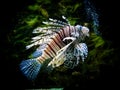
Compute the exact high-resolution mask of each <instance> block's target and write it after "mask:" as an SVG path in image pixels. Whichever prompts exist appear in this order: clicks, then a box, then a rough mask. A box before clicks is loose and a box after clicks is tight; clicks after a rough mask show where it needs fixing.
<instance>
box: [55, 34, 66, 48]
mask: <svg viewBox="0 0 120 90" xmlns="http://www.w3.org/2000/svg"><path fill="white" fill-rule="evenodd" d="M55 39H57V40H58V42H59V44H60V46H61V48H62V47H63V46H64V45H65V44H64V43H63V41H62V40H61V39H60V37H59V35H56V36H55Z"/></svg>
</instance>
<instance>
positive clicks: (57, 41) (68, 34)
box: [20, 16, 89, 80]
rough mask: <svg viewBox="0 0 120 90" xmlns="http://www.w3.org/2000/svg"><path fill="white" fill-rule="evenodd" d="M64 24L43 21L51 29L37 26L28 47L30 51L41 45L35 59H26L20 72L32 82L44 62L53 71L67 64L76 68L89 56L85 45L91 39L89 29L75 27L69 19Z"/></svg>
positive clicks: (59, 21)
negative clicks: (88, 38)
mask: <svg viewBox="0 0 120 90" xmlns="http://www.w3.org/2000/svg"><path fill="white" fill-rule="evenodd" d="M62 19H64V22H63V21H61V20H57V19H52V18H49V21H46V22H43V23H44V24H45V25H46V26H48V27H37V28H35V29H34V30H33V32H32V33H38V34H39V35H38V36H35V37H33V38H32V40H31V44H30V45H27V46H26V49H29V48H31V47H33V46H36V45H37V46H39V47H38V48H37V49H36V51H35V52H34V53H33V54H32V56H33V58H31V59H27V60H23V61H22V62H21V63H20V70H21V71H22V73H23V74H24V75H25V76H26V77H27V78H28V79H29V80H34V79H35V78H36V77H37V75H38V73H39V71H40V70H41V67H42V66H43V65H44V62H45V61H46V60H48V59H50V61H49V62H48V63H47V66H46V68H47V67H50V68H51V70H53V69H54V68H56V67H59V66H61V65H64V66H66V67H68V68H71V69H73V68H74V67H75V66H77V65H78V64H79V62H80V60H81V61H82V62H84V60H85V59H86V57H87V55H88V47H87V45H86V43H84V41H85V38H86V37H89V29H88V28H87V27H85V26H82V25H76V26H72V25H70V23H69V21H68V19H66V17H64V16H62Z"/></svg>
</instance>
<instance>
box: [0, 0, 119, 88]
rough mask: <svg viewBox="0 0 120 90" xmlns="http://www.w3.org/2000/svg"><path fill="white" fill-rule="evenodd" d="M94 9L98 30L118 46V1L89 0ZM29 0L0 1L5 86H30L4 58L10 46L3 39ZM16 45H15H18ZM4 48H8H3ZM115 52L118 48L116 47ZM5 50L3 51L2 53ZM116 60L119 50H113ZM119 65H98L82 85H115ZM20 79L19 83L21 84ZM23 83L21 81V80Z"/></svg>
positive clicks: (2, 63)
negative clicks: (91, 78)
mask: <svg viewBox="0 0 120 90" xmlns="http://www.w3.org/2000/svg"><path fill="white" fill-rule="evenodd" d="M91 1H92V2H93V4H94V5H95V6H96V8H97V9H99V10H100V21H101V22H100V23H101V25H102V27H101V29H102V28H104V27H105V31H102V33H103V37H104V38H105V39H107V40H110V41H112V42H113V44H112V46H113V47H114V48H117V49H119V45H120V44H119V15H118V12H119V10H118V6H119V5H118V3H117V2H116V1H113V0H112V1H111V0H109V1H106V0H100V1H98V0H91ZM32 2H33V1H31V0H14V1H13V0H7V1H5V0H4V1H2V2H1V3H0V15H1V16H0V21H1V28H0V39H1V49H0V50H1V54H0V55H1V56H0V60H1V75H2V77H1V79H2V81H1V83H3V85H4V86H3V85H2V86H3V88H6V87H8V88H9V89H10V88H11V89H14V88H15V87H18V88H24V87H25V86H28V87H31V83H29V82H28V81H27V80H24V78H23V77H20V76H19V72H16V70H17V68H16V65H15V63H14V62H13V61H12V60H11V58H9V60H5V57H9V56H10V52H11V51H9V48H11V46H10V45H9V43H8V42H7V35H8V34H9V33H10V32H11V30H12V29H13V28H14V26H15V25H16V22H17V18H16V14H17V13H18V12H21V11H23V10H24V8H25V7H26V6H27V5H29V4H31V3H32ZM18 48H19V47H18ZM7 49H8V51H7ZM118 51H119V50H118ZM6 52H7V53H6ZM116 54H117V55H118V60H119V52H116ZM11 61H12V62H11ZM119 72H120V65H119V61H116V62H115V63H114V65H113V66H109V65H108V66H102V67H101V75H100V78H98V79H97V80H95V81H92V82H90V81H86V82H85V83H86V84H85V87H88V88H89V89H90V88H96V87H99V88H101V89H103V88H108V87H109V88H119V79H120V78H119V77H120V74H119ZM21 82H22V83H21ZM23 82H24V83H23Z"/></svg>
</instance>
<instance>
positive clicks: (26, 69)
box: [20, 59, 42, 80]
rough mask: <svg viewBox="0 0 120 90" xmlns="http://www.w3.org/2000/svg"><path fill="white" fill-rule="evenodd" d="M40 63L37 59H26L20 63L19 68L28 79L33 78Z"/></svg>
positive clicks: (37, 71)
mask: <svg viewBox="0 0 120 90" xmlns="http://www.w3.org/2000/svg"><path fill="white" fill-rule="evenodd" d="M41 66H42V65H41V63H39V61H37V59H28V60H24V61H22V62H21V63H20V70H21V71H22V73H23V74H24V75H25V76H26V77H27V78H28V79H29V80H34V79H35V78H36V77H37V75H38V73H39V71H40V68H41Z"/></svg>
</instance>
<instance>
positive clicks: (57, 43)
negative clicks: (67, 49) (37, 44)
mask: <svg viewBox="0 0 120 90" xmlns="http://www.w3.org/2000/svg"><path fill="white" fill-rule="evenodd" d="M55 38H56V37H54V38H52V40H53V41H54V42H55V44H56V45H57V46H58V47H59V49H60V48H61V47H60V45H59V42H57V41H56V39H55Z"/></svg>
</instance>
